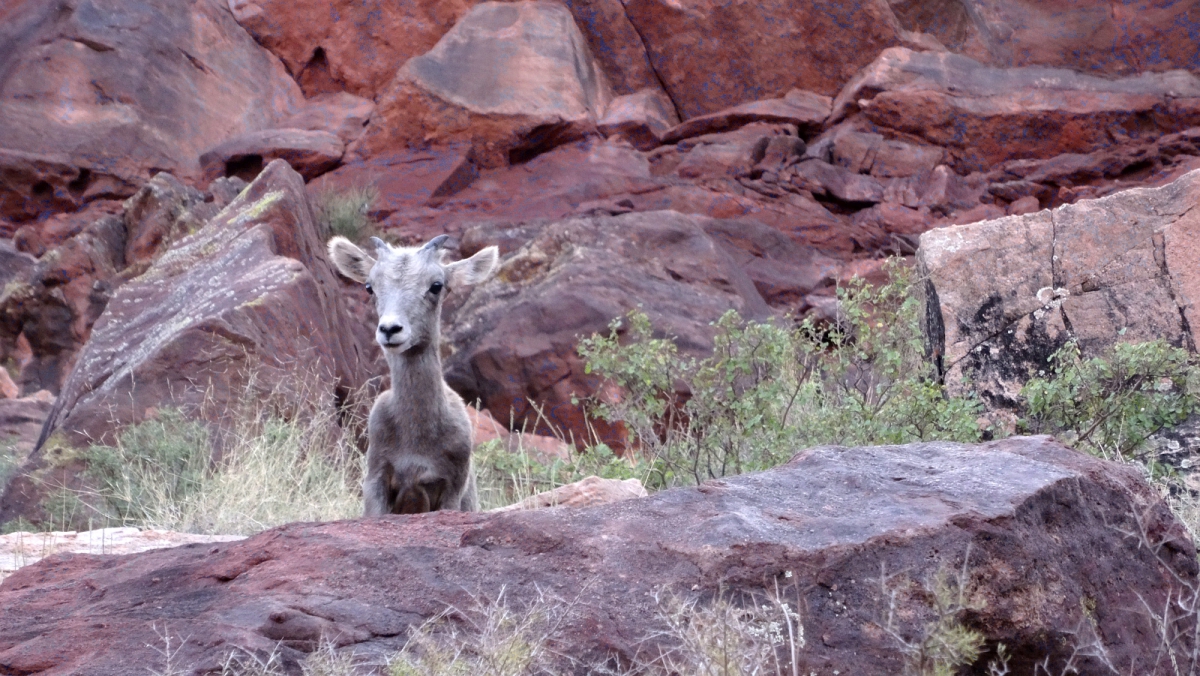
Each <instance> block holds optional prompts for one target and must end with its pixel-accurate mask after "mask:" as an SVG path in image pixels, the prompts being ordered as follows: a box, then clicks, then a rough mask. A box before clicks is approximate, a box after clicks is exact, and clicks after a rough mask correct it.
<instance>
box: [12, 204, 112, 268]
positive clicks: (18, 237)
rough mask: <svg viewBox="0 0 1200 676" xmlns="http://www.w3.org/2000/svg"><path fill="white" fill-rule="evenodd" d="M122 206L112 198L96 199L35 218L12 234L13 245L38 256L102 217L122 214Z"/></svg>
mask: <svg viewBox="0 0 1200 676" xmlns="http://www.w3.org/2000/svg"><path fill="white" fill-rule="evenodd" d="M121 209H122V205H121V203H120V202H117V201H114V200H97V201H95V202H91V203H89V204H87V205H86V206H85V207H84V208H82V209H80V210H79V211H75V212H70V211H68V212H63V213H58V214H54V215H52V216H48V217H46V218H44V219H41V220H38V221H31V222H27V223H26V224H25V225H23V226H21V227H20V228H19V229H18V230H17V232H16V233H15V235H14V236H13V245H14V246H15V247H16V248H17V249H18V250H19V251H24V252H25V253H28V254H31V255H33V256H36V257H40V256H41V255H42V254H44V253H46V250H47V249H50V248H53V247H56V246H58V245H59V244H62V243H63V242H65V241H67V240H68V239H70V238H72V237H74V236H75V235H78V234H79V233H80V232H83V229H84V228H86V227H87V226H89V225H91V224H92V223H94V222H95V221H96V220H98V219H100V218H101V217H103V216H113V215H118V214H120V213H121Z"/></svg>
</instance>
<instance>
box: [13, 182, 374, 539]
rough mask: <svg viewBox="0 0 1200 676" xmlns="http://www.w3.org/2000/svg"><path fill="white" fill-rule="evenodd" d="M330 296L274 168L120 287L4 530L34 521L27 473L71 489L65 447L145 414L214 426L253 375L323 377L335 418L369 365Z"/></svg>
mask: <svg viewBox="0 0 1200 676" xmlns="http://www.w3.org/2000/svg"><path fill="white" fill-rule="evenodd" d="M339 295H340V286H339V283H338V282H337V280H336V279H335V278H334V273H333V271H332V269H331V268H330V267H329V263H328V262H327V261H326V259H325V253H324V236H323V234H322V233H320V232H318V230H317V228H316V226H315V223H314V221H313V217H312V213H311V211H310V209H309V206H308V202H307V201H306V199H305V195H304V184H303V180H302V179H301V178H300V176H299V175H298V174H296V173H295V172H293V171H292V170H291V169H289V168H288V166H287V164H286V163H284V162H282V161H275V162H273V163H271V164H270V165H268V167H267V168H266V169H265V170H264V171H263V173H262V174H261V175H260V176H259V178H258V179H257V180H256V181H255V182H254V183H253V184H252V185H251V186H250V187H249V188H247V189H246V190H245V191H243V192H242V193H241V194H240V195H239V196H238V197H237V199H235V200H234V201H233V202H232V203H231V204H230V205H228V206H227V207H226V208H225V209H223V210H222V211H221V213H220V214H218V215H217V216H215V217H214V218H213V219H212V220H211V221H209V222H208V223H206V224H205V225H204V226H203V227H202V228H200V229H199V230H198V231H197V232H196V233H195V234H193V235H191V236H188V237H186V238H184V239H182V240H180V241H179V242H178V243H176V245H175V246H173V247H172V248H171V249H170V250H169V251H168V252H167V253H166V254H164V255H162V256H160V257H159V258H158V259H157V260H155V261H154V263H153V264H152V265H151V266H150V267H149V269H148V270H147V271H146V272H145V273H144V274H142V275H141V276H139V277H137V278H136V279H133V280H131V281H129V282H126V283H125V284H124V285H122V286H120V287H119V288H117V290H116V292H115V293H114V294H113V297H112V299H111V300H110V301H109V302H108V303H107V306H106V307H105V309H104V313H103V315H102V316H101V317H100V319H99V320H98V321H97V322H96V324H95V326H94V327H93V328H92V333H91V338H90V339H89V340H88V342H87V344H86V346H85V347H84V349H83V351H82V352H81V353H80V354H79V356H78V360H77V363H76V365H75V367H74V369H73V370H72V371H71V375H70V377H69V378H68V379H67V382H66V384H65V385H64V386H63V388H62V393H61V394H60V396H59V398H58V400H57V401H56V402H55V407H54V411H53V412H52V414H51V416H50V418H49V420H48V421H47V423H46V426H45V428H44V430H43V433H42V438H41V440H40V442H39V444H40V445H42V447H41V449H40V450H39V451H38V452H37V453H35V454H34V456H33V458H32V459H31V461H30V463H28V464H27V465H26V467H25V468H23V469H24V471H23V477H22V478H20V479H18V480H17V481H16V482H15V483H14V484H13V485H12V486H10V488H9V490H8V492H6V493H5V495H4V497H3V498H0V515H3V516H0V520H7V519H9V518H12V517H13V516H15V513H14V510H18V511H20V510H35V509H36V508H35V507H31V505H34V504H35V503H36V501H34V500H31V499H30V495H31V494H33V493H36V492H37V490H38V487H37V486H36V485H35V484H36V482H33V481H32V480H26V477H28V476H29V475H30V473H31V472H35V471H41V470H45V471H58V470H62V471H64V472H67V474H66V475H65V476H64V477H63V478H62V480H63V481H64V482H68V481H69V479H70V472H71V471H77V470H78V468H74V469H68V468H62V467H58V466H57V465H55V464H54V463H55V462H56V461H57V460H56V458H57V456H56V454H57V453H61V452H62V451H61V448H62V447H64V446H70V445H79V446H83V445H86V444H87V443H95V442H111V441H112V433H113V432H114V430H116V429H118V428H119V427H121V426H124V425H128V424H131V423H136V422H139V421H141V420H142V419H144V417H145V416H146V415H147V411H148V410H150V409H155V408H161V407H164V406H172V407H177V408H181V409H183V410H184V411H185V412H187V413H188V414H189V415H192V416H196V417H201V418H207V419H210V420H211V421H213V422H219V421H220V420H221V419H222V417H223V416H224V415H225V414H224V413H223V412H224V411H227V410H233V409H232V407H233V406H235V405H236V402H237V401H238V400H239V398H241V397H243V396H245V388H246V386H247V385H246V384H247V382H249V379H250V378H251V377H252V376H253V377H254V379H255V382H256V383H258V384H259V385H260V386H262V387H264V388H266V389H268V390H270V389H271V388H273V387H279V386H280V385H281V384H282V383H284V382H291V383H295V382H300V380H301V379H303V378H306V377H307V378H310V380H308V381H307V382H312V381H311V378H320V379H321V383H322V384H323V385H324V386H325V389H324V390H318V393H320V394H322V395H326V396H327V397H328V403H329V404H330V405H332V404H333V402H334V401H344V400H346V398H347V397H348V396H349V393H350V392H352V391H354V390H355V389H357V388H358V387H359V386H361V385H362V384H363V383H364V382H365V380H366V377H367V374H366V373H365V370H366V369H365V365H366V364H369V363H370V360H371V359H372V358H373V357H374V352H368V350H369V349H372V348H373V346H371V347H368V346H365V345H360V344H358V342H356V340H355V333H354V332H352V331H349V330H347V327H348V326H349V322H348V320H347V318H346V316H345V314H344V310H343V309H342V306H341V303H340V302H339V301H340V298H339ZM26 332H27V333H28V329H26ZM289 378H293V379H295V380H289ZM284 394H285V395H286V391H285V392H284ZM116 402H121V403H120V404H117V403H116ZM52 437H53V439H51V438H52ZM47 440H50V443H45V442H47ZM26 516H28V517H30V518H36V517H37V513H36V511H31V512H30V513H28V514H26Z"/></svg>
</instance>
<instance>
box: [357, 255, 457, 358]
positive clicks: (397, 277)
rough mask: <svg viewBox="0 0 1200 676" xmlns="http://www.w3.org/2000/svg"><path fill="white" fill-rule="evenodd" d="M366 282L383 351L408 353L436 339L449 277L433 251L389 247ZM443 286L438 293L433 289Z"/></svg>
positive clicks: (377, 336) (376, 331)
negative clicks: (371, 298) (372, 299)
mask: <svg viewBox="0 0 1200 676" xmlns="http://www.w3.org/2000/svg"><path fill="white" fill-rule="evenodd" d="M379 254H380V256H379V261H378V262H376V264H375V266H374V267H373V268H372V269H371V272H370V274H369V275H368V278H367V282H368V284H370V286H371V290H372V292H373V293H374V296H375V310H376V311H377V312H378V314H379V323H378V325H377V326H376V328H375V340H376V341H377V342H378V343H379V345H380V346H381V347H383V349H384V350H388V351H395V352H401V353H403V352H407V351H409V350H411V349H413V348H416V347H423V346H426V345H428V344H429V343H430V342H431V341H432V340H433V338H434V337H435V336H436V335H437V324H438V321H439V319H440V312H439V310H440V308H441V302H442V297H443V296H445V294H446V290H445V285H446V273H445V270H444V269H443V268H442V265H441V263H440V261H439V260H438V259H439V258H440V255H439V254H438V253H437V252H436V251H433V250H422V249H414V248H398V247H390V246H389V247H387V249H386V250H381V251H380V252H379ZM437 285H440V286H441V289H440V290H439V291H438V292H436V293H435V292H434V291H433V289H435V288H437Z"/></svg>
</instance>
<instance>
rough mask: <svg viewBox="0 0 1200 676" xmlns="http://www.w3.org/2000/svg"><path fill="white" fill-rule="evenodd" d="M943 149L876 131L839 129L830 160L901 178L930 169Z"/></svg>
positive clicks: (857, 170)
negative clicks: (914, 143) (895, 138)
mask: <svg viewBox="0 0 1200 676" xmlns="http://www.w3.org/2000/svg"><path fill="white" fill-rule="evenodd" d="M943 154H944V153H943V151H942V149H941V148H936V147H932V146H915V145H912V144H910V143H904V142H903V141H892V140H887V139H885V138H883V136H882V135H880V134H865V133H862V132H853V131H851V132H842V133H840V134H837V135H836V136H834V139H833V161H834V163H836V164H838V165H839V166H842V167H845V168H847V169H849V170H850V171H853V172H855V173H858V174H871V175H872V176H878V177H881V178H903V177H906V176H916V175H919V174H921V173H924V172H929V171H932V170H933V168H934V167H936V166H938V165H939V164H941V161H942V156H943Z"/></svg>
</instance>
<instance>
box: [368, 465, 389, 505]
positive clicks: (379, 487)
mask: <svg viewBox="0 0 1200 676" xmlns="http://www.w3.org/2000/svg"><path fill="white" fill-rule="evenodd" d="M387 469H389V468H388V466H387V465H382V466H381V467H379V468H378V469H374V470H371V471H369V472H367V477H366V478H365V479H363V516H383V515H384V514H388V513H389V512H391V505H389V504H388V488H389V485H388V484H389V483H390V479H391V472H389V471H385V470H387Z"/></svg>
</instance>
